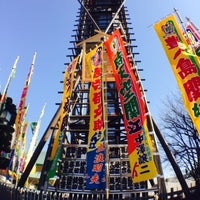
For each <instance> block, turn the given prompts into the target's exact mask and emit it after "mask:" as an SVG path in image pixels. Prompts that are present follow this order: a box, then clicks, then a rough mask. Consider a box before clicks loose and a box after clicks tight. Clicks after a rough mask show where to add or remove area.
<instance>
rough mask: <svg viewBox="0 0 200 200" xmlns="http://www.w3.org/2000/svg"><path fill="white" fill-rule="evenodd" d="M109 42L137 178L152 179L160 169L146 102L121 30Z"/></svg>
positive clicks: (108, 46)
mask: <svg viewBox="0 0 200 200" xmlns="http://www.w3.org/2000/svg"><path fill="white" fill-rule="evenodd" d="M105 46H106V51H107V53H108V57H109V60H110V62H111V65H112V69H113V73H114V76H115V80H116V87H117V90H118V93H119V97H120V101H121V106H122V110H123V117H124V124H125V129H126V132H127V142H128V155H129V160H130V167H131V171H132V178H133V182H134V183H136V182H141V181H145V180H149V179H151V178H153V177H155V176H156V175H157V171H156V168H155V165H154V161H153V156H152V152H151V150H152V145H151V144H150V143H151V141H150V140H149V135H148V134H146V133H145V130H146V129H144V124H145V122H146V117H145V104H144V101H143V97H142V94H141V91H140V87H139V85H138V84H137V80H136V77H135V75H134V74H133V71H132V70H131V64H130V62H129V60H128V58H127V53H126V49H125V47H124V41H123V40H122V38H121V34H120V32H119V30H116V31H115V32H114V33H113V34H112V35H111V36H110V37H109V39H108V40H107V41H106V42H105Z"/></svg>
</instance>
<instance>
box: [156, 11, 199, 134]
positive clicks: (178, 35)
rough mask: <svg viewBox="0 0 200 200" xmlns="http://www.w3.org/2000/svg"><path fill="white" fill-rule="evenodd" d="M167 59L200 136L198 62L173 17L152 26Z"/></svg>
mask: <svg viewBox="0 0 200 200" xmlns="http://www.w3.org/2000/svg"><path fill="white" fill-rule="evenodd" d="M154 28H155V31H156V33H157V35H158V37H159V39H160V41H161V43H162V46H163V48H164V50H165V53H166V55H167V57H168V60H169V62H170V65H171V67H172V70H173V72H174V75H175V78H176V80H177V83H178V86H179V88H180V91H181V94H182V98H183V102H184V106H185V108H186V110H187V112H188V114H189V115H190V117H191V119H192V121H193V123H194V126H195V127H196V129H197V131H198V133H199V134H200V60H199V57H198V56H197V55H195V54H194V52H193V51H192V50H191V49H190V47H189V46H188V43H187V41H186V38H185V36H184V34H183V32H182V31H181V29H180V27H179V25H178V23H177V21H176V19H175V17H174V16H173V15H171V16H169V17H167V18H165V19H163V20H162V21H160V22H158V23H157V24H155V25H154Z"/></svg>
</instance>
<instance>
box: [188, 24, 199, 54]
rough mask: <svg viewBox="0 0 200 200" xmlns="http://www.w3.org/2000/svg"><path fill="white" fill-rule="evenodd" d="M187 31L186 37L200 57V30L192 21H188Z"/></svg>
mask: <svg viewBox="0 0 200 200" xmlns="http://www.w3.org/2000/svg"><path fill="white" fill-rule="evenodd" d="M185 31H186V34H187V35H186V39H187V42H188V44H189V46H191V48H192V49H194V51H195V53H196V55H197V56H199V57H200V34H199V32H198V31H197V30H196V28H195V26H194V25H193V23H191V22H190V21H188V23H187V26H186V28H185Z"/></svg>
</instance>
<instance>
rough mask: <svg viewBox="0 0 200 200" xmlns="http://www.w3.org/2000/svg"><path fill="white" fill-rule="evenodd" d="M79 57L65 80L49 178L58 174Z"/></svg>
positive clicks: (70, 67)
mask: <svg viewBox="0 0 200 200" xmlns="http://www.w3.org/2000/svg"><path fill="white" fill-rule="evenodd" d="M79 57H80V56H77V57H76V58H75V59H74V60H73V61H72V62H71V63H70V64H69V65H68V66H67V68H66V70H65V74H64V81H63V97H62V104H61V115H60V119H59V127H58V130H57V132H56V136H55V138H54V142H53V147H52V151H51V155H50V162H51V167H50V169H49V171H48V173H47V179H50V178H52V177H54V176H55V175H56V169H57V162H58V159H59V158H60V156H61V153H62V142H63V137H64V133H65V127H66V119H65V117H66V116H67V114H68V112H69V106H70V105H69V100H70V97H71V94H72V89H73V86H74V84H73V82H74V72H75V70H76V67H77V64H78V61H79Z"/></svg>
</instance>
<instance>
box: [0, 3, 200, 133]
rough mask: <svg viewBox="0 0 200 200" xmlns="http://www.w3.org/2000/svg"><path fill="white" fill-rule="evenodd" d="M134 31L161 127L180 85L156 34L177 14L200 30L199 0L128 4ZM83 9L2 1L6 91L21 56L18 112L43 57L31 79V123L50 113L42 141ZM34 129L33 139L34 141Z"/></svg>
mask: <svg viewBox="0 0 200 200" xmlns="http://www.w3.org/2000/svg"><path fill="white" fill-rule="evenodd" d="M125 5H126V6H127V7H128V11H129V14H130V19H131V20H130V22H131V23H132V24H131V25H130V27H132V28H133V32H134V33H135V37H134V38H136V42H135V44H136V45H138V48H137V49H136V52H139V53H140V55H139V56H137V59H138V60H141V61H142V62H141V64H139V65H138V67H139V68H143V69H144V72H140V77H141V78H145V79H146V81H145V82H144V83H143V85H144V88H145V89H147V90H148V92H147V93H146V97H147V100H148V101H150V105H149V108H150V111H151V113H152V115H153V117H154V118H155V119H156V121H158V123H159V115H160V114H161V110H162V109H163V101H164V99H165V98H166V96H167V95H169V94H170V93H171V92H173V91H177V84H176V82H175V78H174V75H173V73H172V70H171V67H170V65H169V62H168V60H167V58H166V56H165V54H164V50H163V49H162V47H161V44H160V42H159V40H158V38H157V35H156V33H155V31H154V29H153V24H154V23H155V22H157V21H159V20H160V19H162V18H164V17H165V16H167V15H169V14H170V13H172V12H173V9H174V8H176V9H177V10H178V12H179V14H180V15H181V17H182V19H183V21H184V22H185V21H186V20H185V17H186V16H187V17H189V18H190V20H192V21H193V23H195V25H196V26H197V27H200V12H199V7H200V2H199V0H191V1H181V0H168V1H162V0H151V1H147V0H140V1H133V0H127V1H126V4H125ZM79 7H80V5H79V3H78V1H77V0H58V1H49V0H42V1H41V0H29V1H27V0H18V1H16V0H6V1H3V0H0V30H1V32H0V85H1V91H2V90H3V89H4V86H5V84H6V81H7V78H8V76H9V73H10V70H11V67H12V65H13V62H14V61H15V58H16V57H17V56H20V58H19V62H18V65H17V71H16V76H15V78H14V79H13V81H12V82H11V84H10V87H9V90H8V96H11V97H12V98H13V101H14V103H15V104H16V105H17V106H18V105H19V101H20V97H21V93H22V89H23V87H24V84H25V79H26V77H27V73H28V70H29V67H30V64H31V61H32V56H33V54H34V52H35V51H36V52H37V57H36V62H35V69H34V73H33V76H32V79H31V83H30V87H29V91H28V96H27V99H26V103H27V104H29V110H28V113H27V120H28V121H29V122H32V121H37V120H38V118H39V115H40V112H41V109H42V107H43V105H44V104H45V103H46V109H45V113H44V116H43V118H42V122H41V127H40V136H41V135H42V134H43V133H44V131H45V130H46V128H47V126H48V124H49V122H50V120H51V119H52V117H53V115H54V114H55V112H56V110H57V107H58V106H56V105H55V103H58V102H61V98H62V96H61V94H58V91H61V90H62V84H61V83H60V81H61V80H62V79H63V74H62V72H63V71H64V70H65V66H64V63H66V62H68V59H67V58H66V55H67V54H69V51H68V49H67V48H69V47H72V45H71V44H70V43H69V41H70V40H72V37H71V35H72V34H74V32H73V31H72V30H73V29H75V27H74V24H76V23H77V22H75V20H76V16H77V12H78V8H79ZM30 132H31V131H30V128H29V131H28V134H29V135H30V134H31V133H30Z"/></svg>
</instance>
